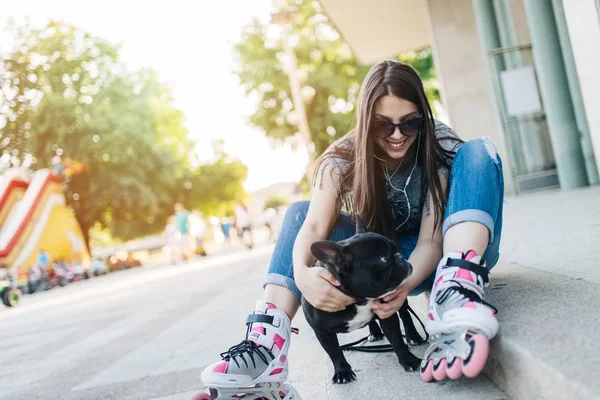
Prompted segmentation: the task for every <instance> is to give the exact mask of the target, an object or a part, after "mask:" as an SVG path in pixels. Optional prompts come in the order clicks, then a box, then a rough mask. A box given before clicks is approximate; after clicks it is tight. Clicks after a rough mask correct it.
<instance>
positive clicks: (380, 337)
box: [368, 333, 385, 342]
mask: <svg viewBox="0 0 600 400" xmlns="http://www.w3.org/2000/svg"><path fill="white" fill-rule="evenodd" d="M384 337H385V336H384V335H383V333H371V334H370V335H369V338H368V340H369V342H378V341H380V340H383V338H384Z"/></svg>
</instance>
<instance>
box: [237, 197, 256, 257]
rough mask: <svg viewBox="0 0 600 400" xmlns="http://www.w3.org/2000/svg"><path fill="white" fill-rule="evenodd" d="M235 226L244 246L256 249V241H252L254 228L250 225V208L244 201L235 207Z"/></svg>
mask: <svg viewBox="0 0 600 400" xmlns="http://www.w3.org/2000/svg"><path fill="white" fill-rule="evenodd" d="M235 224H236V227H237V231H238V235H239V236H240V239H242V242H244V245H245V246H246V247H247V248H248V249H249V250H252V247H254V240H253V239H252V226H251V224H250V213H249V212H248V206H247V205H246V203H245V202H244V200H240V202H239V203H238V205H237V206H235ZM246 233H247V234H248V235H247V237H248V240H246V235H245V234H246Z"/></svg>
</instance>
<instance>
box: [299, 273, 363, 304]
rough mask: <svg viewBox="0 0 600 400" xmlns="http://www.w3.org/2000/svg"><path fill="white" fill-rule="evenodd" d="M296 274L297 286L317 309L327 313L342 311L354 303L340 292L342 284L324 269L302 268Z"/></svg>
mask: <svg viewBox="0 0 600 400" xmlns="http://www.w3.org/2000/svg"><path fill="white" fill-rule="evenodd" d="M301 271H302V272H300V271H298V272H299V273H297V274H296V284H297V285H298V289H300V291H301V292H302V295H303V296H304V297H305V298H306V300H307V301H308V302H309V303H310V304H311V305H312V306H313V307H315V308H317V309H319V310H321V311H326V312H336V311H342V310H343V309H345V308H346V307H347V306H349V305H350V304H352V303H354V299H353V298H352V297H349V296H346V295H345V294H344V293H342V292H340V291H339V290H338V289H337V288H336V286H339V285H340V283H339V282H338V281H337V280H336V279H335V278H334V277H333V275H332V274H331V273H329V272H328V271H327V270H326V269H325V268H322V267H312V268H307V267H302V269H301Z"/></svg>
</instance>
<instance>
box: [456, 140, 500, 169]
mask: <svg viewBox="0 0 600 400" xmlns="http://www.w3.org/2000/svg"><path fill="white" fill-rule="evenodd" d="M454 162H455V163H459V164H462V165H465V164H466V165H468V166H469V167H473V168H480V167H482V166H486V165H498V164H500V156H499V155H498V150H497V149H496V146H495V145H494V143H492V141H491V140H490V139H489V138H487V137H482V138H479V139H474V140H470V141H468V142H466V143H465V144H463V145H462V146H461V147H460V148H459V149H458V150H457V152H456V156H455V157H454ZM466 165H465V166H466Z"/></svg>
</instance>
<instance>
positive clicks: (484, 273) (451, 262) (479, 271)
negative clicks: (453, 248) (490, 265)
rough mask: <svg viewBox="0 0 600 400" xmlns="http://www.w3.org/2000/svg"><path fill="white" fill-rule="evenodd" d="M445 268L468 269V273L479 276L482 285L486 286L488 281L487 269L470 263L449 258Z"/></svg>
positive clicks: (488, 273)
mask: <svg viewBox="0 0 600 400" xmlns="http://www.w3.org/2000/svg"><path fill="white" fill-rule="evenodd" d="M446 266H448V267H459V268H464V269H468V270H469V271H471V272H475V273H476V274H477V275H479V276H481V278H482V279H483V282H484V283H486V284H487V283H489V281H490V271H489V270H488V269H487V268H485V267H482V266H481V265H477V264H475V263H472V262H470V261H467V260H463V259H460V258H449V259H448V262H447V263H446Z"/></svg>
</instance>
